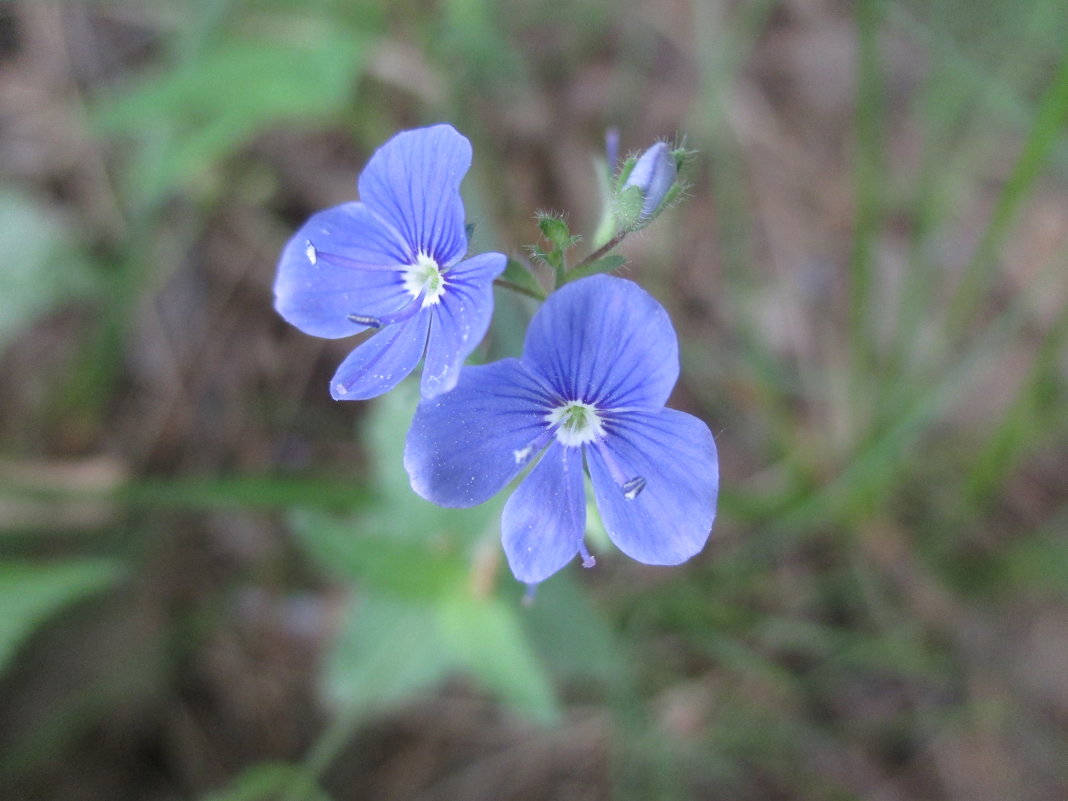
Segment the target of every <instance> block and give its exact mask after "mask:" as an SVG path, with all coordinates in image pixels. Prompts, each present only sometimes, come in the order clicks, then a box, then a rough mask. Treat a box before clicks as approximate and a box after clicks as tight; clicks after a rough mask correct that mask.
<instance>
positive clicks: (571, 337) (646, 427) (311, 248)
mask: <svg viewBox="0 0 1068 801" xmlns="http://www.w3.org/2000/svg"><path fill="white" fill-rule="evenodd" d="M470 162H471V149H470V145H469V144H468V142H467V140H466V139H464V137H462V136H461V135H460V134H459V133H457V132H456V131H455V130H454V129H453V128H452V127H450V126H448V125H437V126H433V127H430V128H424V129H420V130H415V131H408V132H404V133H401V134H398V135H397V136H395V137H394V138H393V139H391V140H390V141H389V142H387V143H386V144H385V145H384V146H383V147H382V148H381V149H380V150H378V151H377V152H376V153H375V154H374V156H373V157H372V158H371V160H370V162H369V163H368V164H367V166H366V168H365V169H364V171H363V173H362V175H361V176H360V179H359V193H360V202H352V203H347V204H343V205H341V206H337V207H335V208H332V209H328V210H326V211H323V212H320V213H318V214H316V215H313V216H312V218H311V219H310V220H308V222H307V223H306V224H305V225H304V226H303V227H302V228H301V229H300V231H298V232H297V234H296V235H295V236H294V237H293V238H292V239H291V240H290V242H289V243H288V244H287V245H286V247H285V249H284V250H283V253H282V257H281V261H280V263H279V267H278V277H277V280H276V283H275V300H276V308H277V309H278V311H279V312H280V313H281V314H282V315H283V317H285V318H286V319H287V320H288V321H290V322H291V323H293V324H294V325H296V326H297V327H298V328H300V329H301V330H303V331H305V332H307V333H309V334H313V335H316V336H322V337H343V336H349V335H352V334H357V333H360V332H361V331H366V330H368V329H381V330H380V331H379V332H378V333H375V334H374V335H373V336H372V337H370V338H369V339H367V340H366V341H365V342H363V343H362V344H360V345H359V346H358V347H357V348H356V349H355V350H354V351H353V352H352V353H351V354H350V355H349V357H348V358H347V359H345V361H344V362H343V363H342V365H341V366H340V367H339V368H338V370H337V373H336V374H335V376H334V378H333V379H332V381H331V393H332V395H333V397H334V398H336V399H339V400H347V399H362V398H370V397H374V396H376V395H379V394H382V393H384V392H386V391H388V390H390V389H391V388H393V387H394V386H395V385H396V384H397V383H398V382H399V381H400V380H401V379H402V378H403V377H404V376H406V375H407V374H409V373H410V372H411V371H412V370H413V369H414V368H415V366H416V365H417V364H418V363H419V361H420V360H421V359H422V360H423V361H424V368H423V374H422V383H421V388H422V400H421V402H420V404H419V407H418V409H417V410H416V413H415V417H414V419H413V420H412V425H411V428H410V430H409V432H408V436H407V440H406V445H405V454H404V464H405V468H406V469H407V471H408V475H409V477H410V479H411V485H412V488H413V490H415V492H416V493H418V494H419V495H420V496H422V497H423V498H426V499H427V500H429V501H432V502H434V503H436V504H439V505H441V506H450V507H466V506H473V505H476V504H480V503H482V502H484V501H486V500H488V499H489V498H490V497H492V496H493V495H495V494H496V493H497V492H499V491H500V490H501V489H503V488H504V487H505V486H506V485H508V484H509V483H510V482H511V481H512V480H513V479H515V478H516V477H518V476H519V475H520V474H522V473H524V471H526V475H525V477H524V478H523V479H522V481H521V482H520V483H519V485H518V487H517V489H516V490H515V492H514V493H513V495H512V496H511V497H510V498H509V499H508V501H507V503H506V504H505V507H504V512H503V515H502V519H501V532H502V539H503V542H504V549H505V553H506V555H507V557H508V562H509V565H510V566H511V568H512V572H513V573H514V574H515V576H516V577H517V578H518V579H519V580H520V581H523V582H526V583H528V584H535V583H537V582H540V581H542V580H544V579H545V578H547V577H549V576H550V575H552V574H553V573H555V572H556V571H557V570H559V569H560V568H561V567H563V566H564V565H565V564H567V563H568V562H569V561H570V560H571V559H573V558H575V557H576V556H578V557H580V558H581V559H582V563H583V564H584V565H586V566H592V565H593V563H594V559H593V557H592V556H591V555H590V553H589V550H588V549H587V547H586V545H585V542H584V534H585V530H586V493H585V476H586V474H587V473H588V475H589V477H590V483H591V484H592V487H593V495H594V498H595V499H596V505H597V509H598V511H599V513H600V516H601V519H602V521H603V523H604V528H605V530H606V532H607V533H608V536H609V537H610V538H611V540H612V541H613V542H614V543H615V545H616V546H617V547H618V548H619V549H620V550H622V551H623V552H624V553H626V554H628V555H629V556H631V557H633V558H634V559H636V560H638V561H640V562H644V563H646V564H658V565H673V564H678V563H680V562H683V561H685V560H686V559H689V558H690V557H691V556H693V555H694V554H696V553H697V552H698V551H700V549H701V548H702V547H703V546H704V543H705V541H706V540H707V538H708V535H709V532H710V530H711V527H712V522H713V518H714V515H715V506H716V494H717V490H718V485H719V473H718V462H717V456H716V446H715V442H714V440H713V438H712V434H711V432H710V431H709V429H708V426H706V425H705V424H704V423H703V422H702V421H700V420H699V419H697V418H696V417H693V416H692V415H688V414H685V413H683V412H679V411H676V410H673V409H668V408H665V406H664V404H665V403H666V401H667V399H668V396H669V395H670V393H671V390H672V388H673V387H674V385H675V382H676V380H677V378H678V369H679V368H678V343H677V340H676V337H675V332H674V329H673V328H672V325H671V321H670V319H669V318H668V315H667V313H666V312H665V311H664V309H663V307H661V306H660V304H658V303H657V302H656V301H655V300H654V299H653V298H652V297H651V296H650V295H649V294H648V293H646V292H645V291H644V290H643V289H641V288H640V287H639V286H638V285H637V284H635V283H634V282H632V281H629V280H625V279H622V278H617V277H614V276H610V275H604V274H601V275H591V276H589V277H586V278H581V279H579V280H575V281H572V282H570V283H568V282H566V275H565V270H564V269H563V267H562V266H561V265H562V264H563V263H564V255H563V251H562V250H559V249H558V250H557V251H554V254H555V256H556V257H558V258H557V262H556V266H558V267H560V269H559V270H558V273H559V275H561V276H564V280H562V281H561V282H560V285H559V286H558V288H557V290H556V291H554V292H552V293H551V294H550V295H549V296H548V298H547V299H546V300H545V302H544V304H543V305H542V306H541V307H540V308H539V309H538V311H537V312H536V314H535V315H534V317H533V319H532V320H531V322H530V326H529V328H528V330H527V334H526V339H525V343H524V347H523V353H522V356H521V357H520V358H517V359H516V358H512V359H504V360H502V361H498V362H494V363H491V364H486V365H480V366H467V367H463V363H464V361H465V359H466V358H467V357H468V356H469V355H470V354H471V352H472V351H473V349H474V348H475V347H476V346H477V345H478V344H479V342H480V340H481V339H482V337H483V336H484V334H485V333H486V330H487V328H488V325H489V321H490V317H491V315H492V310H493V296H492V284H493V282H494V279H496V278H497V277H498V276H499V275H500V274H501V273H502V272H503V271H504V269H505V266H506V262H507V259H506V257H505V256H503V255H502V254H499V253H485V254H481V255H477V256H473V257H471V258H465V256H466V251H467V236H466V233H465V228H464V209H463V204H462V201H461V199H460V196H459V187H460V182H461V181H462V179H463V176H464V174H465V173H466V171H467V169H468V167H469V166H470ZM677 167H678V161H677V156H676V154H675V153H674V152H672V151H670V150H669V149H668V148H667V146H666V145H664V144H663V143H660V144H657V145H654V146H653V147H652V148H650V149H649V150H647V151H646V152H645V153H644V154H643V155H642V156H641V157H639V158H637V159H636V160H630V161H629V162H628V164H626V165H625V166H624V170H623V171H621V176H620V179H619V188H620V193H619V196H620V197H621V198H629V199H630V200H629V203H630V205H631V206H633V212H632V213H631V214H630V215H629V217H625V218H624V217H622V216H621V217H620V221H619V226H620V229H619V230H620V231H621V232H622V233H621V234H620V235H619V236H617V238H616V241H618V239H621V238H622V234H625V233H626V231H627V230H637V228H639V227H642V226H644V225H645V224H647V222H648V221H650V220H651V219H652V218H653V217H655V216H656V215H657V214H658V213H659V212H660V211H661V210H662V209H663V207H664V206H665V205H666V204H667V202H668V201H669V200H670V197H671V193H672V190H673V188H676V187H677ZM543 230H545V228H543ZM572 239H574V241H577V238H569V237H559V238H558V242H565V241H566V242H567V246H568V247H570V246H571V245H572V244H573V241H572ZM598 255H599V254H598ZM509 269H511V268H509ZM606 269H607V268H606Z"/></svg>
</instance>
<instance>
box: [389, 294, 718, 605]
mask: <svg viewBox="0 0 1068 801" xmlns="http://www.w3.org/2000/svg"><path fill="white" fill-rule="evenodd" d="M678 371H679V367H678V342H677V340H676V338H675V332H674V330H673V329H672V327H671V321H670V320H669V319H668V316H667V313H666V312H665V311H664V309H663V307H661V306H660V304H658V303H657V302H656V301H655V300H653V298H652V297H651V296H650V295H648V294H647V293H646V292H645V291H644V290H642V289H641V288H640V287H639V286H638V285H637V284H635V283H633V282H631V281H627V280H624V279H622V278H615V277H612V276H607V275H598V276H593V277H590V278H584V279H581V280H578V281H575V282H573V283H570V284H567V285H565V286H564V287H563V288H561V289H560V290H558V291H557V292H555V293H553V294H552V295H550V296H549V299H548V300H547V301H546V302H545V304H544V305H543V306H542V307H541V308H540V309H539V310H538V312H537V314H535V315H534V319H533V320H532V321H531V323H530V328H529V329H528V331H527V336H526V342H525V344H524V349H523V355H522V358H519V359H504V360H503V361H499V362H494V363H492V364H487V365H483V366H477V367H465V368H464V370H463V372H462V373H461V375H460V380H459V382H458V383H457V385H456V388H455V389H454V390H453V391H452V392H450V393H449V394H448V395H443V396H441V397H438V398H434V399H425V400H423V401H422V402H421V403H420V404H419V407H418V409H417V410H416V413H415V417H414V419H413V421H412V427H411V430H410V431H409V432H408V440H407V443H406V446H405V453H404V464H405V467H406V468H407V470H408V475H409V477H410V479H411V483H412V488H413V489H414V490H415V491H416V492H417V493H418V494H419V495H421V496H422V497H424V498H426V499H427V500H430V501H433V502H434V503H437V504H439V505H441V506H458V507H463V506H473V505H475V504H478V503H482V502H483V501H485V500H487V499H488V498H490V497H491V496H492V495H494V494H495V493H496V492H498V491H499V490H501V489H502V488H503V487H504V486H505V485H506V484H507V483H508V482H509V481H511V480H512V479H513V478H515V477H516V476H517V475H519V473H520V472H521V471H522V470H523V469H524V468H525V467H527V465H529V464H530V463H531V462H532V460H534V459H535V457H536V456H537V455H538V454H539V453H540V452H541V451H542V450H543V449H544V454H543V455H542V456H541V459H540V461H538V462H537V464H535V465H534V467H533V469H531V471H530V472H529V474H528V475H527V476H526V477H525V478H524V479H523V481H522V482H521V483H520V484H519V487H518V488H517V489H516V491H515V493H514V494H513V495H512V497H511V498H509V499H508V502H507V503H506V505H505V507H504V513H503V516H502V519H501V533H502V538H503V540H504V549H505V552H506V554H507V556H508V562H509V564H510V565H511V568H512V572H513V573H515V575H516V577H517V578H518V579H519V580H520V581H524V582H527V583H531V584H533V583H536V582H539V581H542V580H543V579H545V578H547V577H548V576H550V575H552V574H553V573H555V572H556V571H557V570H559V569H560V568H561V567H563V566H564V565H565V564H566V563H567V562H568V561H569V560H570V559H572V558H573V557H575V556H576V555H580V556H581V557H582V560H583V564H585V565H587V566H590V565H592V564H593V559H592V557H590V555H589V553H588V551H587V549H586V547H585V545H584V543H583V539H582V538H583V533H584V531H585V527H586V501H585V494H584V491H583V475H584V471H583V461H584V458H585V466H586V469H587V470H588V471H589V475H590V478H591V480H592V483H593V491H594V496H595V497H596V499H597V507H598V509H599V510H600V513H601V519H602V521H603V522H604V526H605V530H606V531H607V532H608V536H609V537H611V539H612V541H613V542H614V543H615V544H616V545H617V546H618V547H619V548H620V550H622V551H623V552H624V553H626V554H628V555H629V556H631V557H633V558H634V559H637V560H638V561H640V562H645V563H647V564H657V565H673V564H678V563H680V562H683V561H685V560H686V559H688V558H690V557H691V556H693V555H694V554H695V553H697V552H698V551H699V550H701V548H702V547H703V546H704V543H705V541H706V540H707V538H708V534H709V531H710V530H711V527H712V520H713V518H714V516H715V506H716V493H717V490H718V487H719V468H718V462H717V458H716V446H715V442H714V441H713V439H712V434H711V432H710V431H709V430H708V426H706V425H705V424H704V423H703V422H701V421H700V420H698V419H697V418H696V417H693V416H692V415H689V414H685V413H683V412H679V411H676V410H674V409H666V408H664V403H665V402H666V401H667V399H668V395H669V394H670V393H671V389H672V387H674V385H675V381H676V379H677V378H678Z"/></svg>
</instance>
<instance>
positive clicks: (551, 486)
mask: <svg viewBox="0 0 1068 801" xmlns="http://www.w3.org/2000/svg"><path fill="white" fill-rule="evenodd" d="M582 475H583V474H582V449H581V448H568V447H564V446H563V445H561V444H560V443H559V442H554V443H553V444H552V445H550V446H549V449H548V450H547V451H546V452H545V455H544V456H543V457H542V458H541V461H540V462H538V464H537V465H535V467H534V469H533V470H531V471H530V475H528V476H527V477H526V478H524V479H523V481H522V482H521V483H520V484H519V487H518V488H517V489H516V491H515V492H514V493H512V497H511V498H509V499H508V502H507V503H506V504H505V505H504V513H503V514H502V515H501V538H502V540H503V542H504V552H505V554H506V555H507V556H508V565H509V566H510V567H511V568H512V572H513V573H514V574H515V577H516V578H517V579H519V580H520V581H524V582H526V583H527V584H536V583H538V582H539V581H544V580H545V579H547V578H548V577H549V576H551V575H552V574H553V573H555V572H556V571H557V570H559V569H560V568H562V567H563V566H564V565H566V564H567V563H568V562H569V561H570V560H571V559H573V558H574V557H575V555H576V554H577V553H578V552H579V544H580V543H581V542H582V535H583V533H584V532H585V530H586V496H585V494H584V493H583V491H582Z"/></svg>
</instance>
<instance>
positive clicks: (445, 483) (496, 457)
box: [404, 359, 549, 507]
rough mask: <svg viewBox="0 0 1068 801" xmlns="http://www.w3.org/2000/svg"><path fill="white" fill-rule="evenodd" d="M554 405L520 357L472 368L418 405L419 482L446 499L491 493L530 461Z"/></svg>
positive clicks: (430, 496) (414, 441)
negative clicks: (546, 416)
mask: <svg viewBox="0 0 1068 801" xmlns="http://www.w3.org/2000/svg"><path fill="white" fill-rule="evenodd" d="M548 408H549V404H548V402H547V400H546V397H545V391H544V390H543V389H542V388H541V386H540V385H539V383H538V382H537V381H536V380H535V379H534V377H533V376H531V375H530V374H529V373H528V372H527V371H526V370H525V369H524V368H523V366H522V365H521V364H520V363H519V360H518V359H504V360H503V361H499V362H494V363H493V364H487V365H482V366H477V367H465V368H464V369H463V371H462V372H461V373H460V379H459V381H457V383H456V387H455V388H454V389H453V390H452V391H450V392H446V393H445V394H443V395H438V396H437V397H436V398H427V399H424V400H423V401H422V402H420V404H419V407H418V408H417V409H416V410H415V417H414V418H413V419H412V427H411V428H410V429H409V431H408V439H407V441H406V443H405V448H404V467H405V469H407V471H408V477H409V478H410V479H411V482H412V489H414V490H415V491H416V492H417V493H418V494H419V495H421V496H422V497H423V498H426V499H427V500H428V501H432V502H433V503H436V504H438V505H439V506H451V507H457V506H460V507H466V506H474V505H476V504H479V503H482V502H483V501H485V500H488V499H489V498H490V497H492V496H493V495H494V494H496V493H497V492H498V491H499V490H500V489H501V488H503V487H504V485H505V484H507V483H508V482H509V481H511V480H512V479H513V478H515V476H517V475H518V474H519V472H520V471H521V470H522V469H523V467H524V466H526V465H527V464H529V463H530V459H531V458H532V457H533V456H534V452H533V450H525V449H527V448H530V447H531V446H532V444H533V443H535V442H536V441H537V440H538V438H539V436H542V435H544V433H545V431H546V430H547V428H548V425H547V423H546V422H545V420H544V417H545V414H546V412H547V410H548ZM517 454H518V455H517Z"/></svg>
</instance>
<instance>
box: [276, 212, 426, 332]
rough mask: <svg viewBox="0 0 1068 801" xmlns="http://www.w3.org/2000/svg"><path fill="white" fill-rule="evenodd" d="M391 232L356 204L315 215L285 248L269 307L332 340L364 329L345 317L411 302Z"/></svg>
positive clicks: (400, 248) (399, 247) (400, 249)
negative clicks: (271, 306) (272, 303)
mask: <svg viewBox="0 0 1068 801" xmlns="http://www.w3.org/2000/svg"><path fill="white" fill-rule="evenodd" d="M406 258H407V257H406V255H405V253H404V248H403V246H402V244H400V243H399V240H398V239H397V237H396V234H395V233H393V232H392V231H390V229H389V228H387V227H386V226H385V225H383V223H382V222H381V221H380V220H379V219H378V218H377V217H375V216H374V215H373V214H372V213H371V211H370V210H369V209H368V208H367V207H366V206H365V205H363V204H361V203H345V204H343V205H341V206H335V207H334V208H332V209H327V210H325V211H321V212H318V213H317V214H314V215H312V217H311V218H310V219H309V220H308V222H306V223H305V224H304V225H303V226H302V227H301V229H300V230H299V231H297V233H296V234H295V235H294V236H293V238H292V239H290V240H289V242H288V243H287V244H286V246H285V249H284V250H283V251H282V256H281V259H280V260H279V262H278V275H277V277H276V278H275V283H274V297H275V304H274V305H275V308H276V309H277V310H278V312H279V313H280V314H281V315H282V317H284V318H285V319H286V320H287V321H289V322H290V323H292V324H293V325H295V326H296V327H297V328H299V329H300V330H301V331H303V332H305V333H306V334H311V335H312V336H318V337H326V338H328V339H337V338H339V337H347V336H352V335H353V334H358V333H359V332H360V331H363V330H365V329H366V326H362V325H358V324H357V323H354V322H352V321H351V320H350V319H349V318H348V315H350V314H370V315H373V316H379V315H383V314H388V313H390V312H393V311H396V310H397V309H399V308H401V307H402V306H404V304H405V303H406V302H408V301H409V300H411V296H410V295H409V293H408V292H407V291H406V290H405V289H404V285H403V273H402V272H401V271H402V270H403V269H404V267H403V265H404V264H407V263H408V262H407V261H405V259H406Z"/></svg>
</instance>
